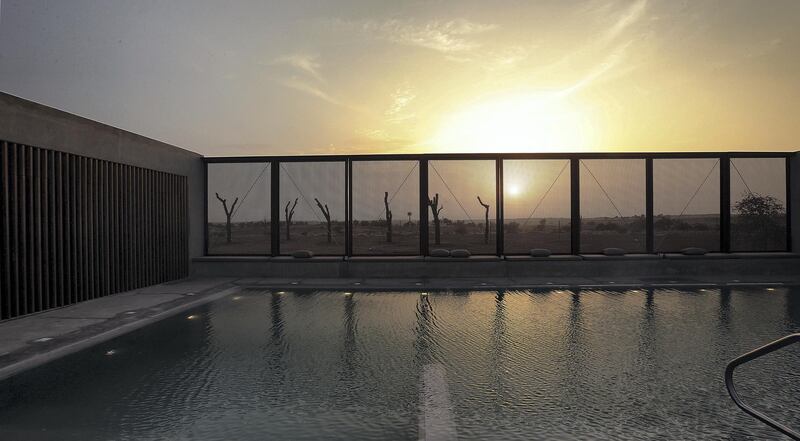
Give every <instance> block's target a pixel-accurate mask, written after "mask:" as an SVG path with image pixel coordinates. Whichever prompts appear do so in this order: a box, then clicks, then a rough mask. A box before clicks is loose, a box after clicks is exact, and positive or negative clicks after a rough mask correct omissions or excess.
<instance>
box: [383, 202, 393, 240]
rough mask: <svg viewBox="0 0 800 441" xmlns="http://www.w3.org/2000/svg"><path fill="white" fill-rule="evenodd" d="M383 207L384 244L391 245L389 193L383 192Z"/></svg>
mask: <svg viewBox="0 0 800 441" xmlns="http://www.w3.org/2000/svg"><path fill="white" fill-rule="evenodd" d="M383 206H384V207H385V209H386V242H389V243H392V210H390V209H389V192H388V191H385V192H383Z"/></svg>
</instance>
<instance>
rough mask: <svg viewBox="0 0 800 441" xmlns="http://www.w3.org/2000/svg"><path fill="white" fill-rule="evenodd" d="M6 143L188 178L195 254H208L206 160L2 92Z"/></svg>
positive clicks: (1, 129)
mask: <svg viewBox="0 0 800 441" xmlns="http://www.w3.org/2000/svg"><path fill="white" fill-rule="evenodd" d="M0 140H5V141H10V142H15V143H19V144H26V145H30V146H34V147H42V148H47V149H52V150H58V151H62V152H68V153H73V154H76V155H82V156H87V157H91V158H97V159H104V160H107V161H113V162H118V163H121V164H129V165H134V166H138V167H144V168H149V169H152V170H159V171H164V172H169V173H175V174H179V175H183V176H186V177H187V181H188V188H189V195H188V197H189V200H188V205H189V212H188V218H189V254H190V257H198V256H202V255H203V237H204V229H205V225H204V224H203V221H204V218H205V214H204V210H205V204H204V200H205V194H204V188H203V187H204V177H203V176H204V173H205V171H204V170H205V169H204V166H203V157H202V156H201V155H199V154H197V153H194V152H191V151H188V150H184V149H181V148H178V147H175V146H173V145H169V144H166V143H163V142H160V141H156V140H153V139H150V138H146V137H144V136H140V135H137V134H134V133H131V132H127V131H125V130H121V129H118V128H116V127H111V126H108V125H105V124H101V123H99V122H96V121H92V120H90V119H86V118H82V117H80V116H77V115H73V114H71V113H67V112H63V111H61V110H57V109H53V108H51V107H47V106H44V105H41V104H37V103H34V102H32V101H28V100H24V99H22V98H18V97H15V96H13V95H9V94H6V93H2V92H0Z"/></svg>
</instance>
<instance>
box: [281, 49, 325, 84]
mask: <svg viewBox="0 0 800 441" xmlns="http://www.w3.org/2000/svg"><path fill="white" fill-rule="evenodd" d="M317 58H318V57H317V56H316V55H309V54H301V53H297V54H289V55H283V56H280V57H278V58H276V59H275V60H273V61H272V63H271V64H273V65H286V66H291V67H293V68H295V69H297V70H299V71H300V72H302V73H304V74H306V75H310V76H311V77H313V78H314V79H315V80H317V81H324V79H323V78H322V75H321V74H320V68H321V67H322V65H321V64H320V63H319V62H318V61H317Z"/></svg>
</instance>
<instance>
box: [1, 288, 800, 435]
mask: <svg viewBox="0 0 800 441" xmlns="http://www.w3.org/2000/svg"><path fill="white" fill-rule="evenodd" d="M798 330H800V291H797V290H791V289H788V288H765V287H747V288H733V289H728V288H724V289H719V288H717V289H702V290H701V289H697V290H674V289H655V290H652V289H630V290H623V289H621V290H615V291H606V290H580V291H578V290H550V291H471V292H431V293H429V294H428V295H422V294H421V293H419V292H353V293H344V292H325V291H316V292H274V291H266V290H247V289H243V290H241V292H239V293H237V294H235V295H232V296H229V297H226V298H223V299H221V300H218V301H215V302H213V303H209V304H206V305H205V306H203V307H200V308H198V309H196V310H192V311H190V312H187V313H184V314H181V315H179V316H174V317H171V318H168V319H165V320H163V321H161V322H158V323H155V324H153V325H151V326H148V327H146V328H143V329H140V330H138V331H134V332H132V333H130V334H127V335H124V336H121V337H118V338H116V339H114V340H110V341H108V342H106V343H103V344H101V345H98V346H96V347H93V348H90V349H87V350H84V351H82V352H79V353H76V354H73V355H71V356H68V357H65V358H63V359H60V360H57V361H55V362H52V363H50V364H48V365H45V366H42V367H40V368H36V369H33V370H30V371H27V372H24V373H22V374H20V375H18V376H16V377H13V378H10V379H8V380H6V381H4V382H2V383H0V439H3V440H13V439H20V440H21V439H25V440H36V439H59V440H92V439H122V440H151V439H152V440H155V439H199V440H211V439H215V440H216V439H220V440H221V439H245V440H247V439H252V440H264V439H418V438H420V437H422V436H425V435H427V436H428V437H430V438H436V437H444V438H446V437H447V436H448V435H454V436H456V437H458V438H459V439H598V438H605V439H621V440H627V439H670V440H674V439H703V438H707V439H737V440H738V439H783V438H781V437H780V436H779V435H777V434H776V432H774V431H772V430H771V429H769V428H767V427H766V426H764V425H762V424H761V423H759V422H757V421H755V420H753V419H752V418H750V417H749V416H747V415H745V414H744V413H742V412H741V411H740V410H739V409H738V408H736V407H735V406H734V405H733V403H732V402H731V401H730V399H729V398H728V396H727V394H726V392H725V389H724V385H723V380H722V374H723V370H724V366H725V363H726V362H727V361H728V360H730V359H731V358H733V357H735V356H736V355H739V354H740V353H742V352H746V351H747V350H750V349H752V348H754V347H756V346H759V345H761V344H763V343H766V342H768V341H771V340H774V339H776V338H778V337H781V336H783V335H785V334H788V333H791V332H797V331H798ZM797 366H800V350H798V349H797V348H792V347H789V348H786V350H784V351H780V352H778V353H775V354H771V355H769V356H767V357H764V358H763V359H759V360H756V361H754V362H752V363H750V364H748V365H745V366H743V367H742V368H740V371H737V372H740V373H737V384H738V385H739V388H740V390H741V393H742V395H743V396H744V398H745V399H748V400H750V401H751V402H753V403H754V404H756V405H758V406H759V407H760V408H762V409H764V410H766V411H768V412H769V413H770V414H771V415H773V416H775V417H776V418H779V419H781V420H782V421H785V422H787V423H792V422H795V421H797V414H796V411H795V410H794V409H796V406H797V404H798V403H797V397H798V396H800V376H798V373H797ZM793 412H794V413H793Z"/></svg>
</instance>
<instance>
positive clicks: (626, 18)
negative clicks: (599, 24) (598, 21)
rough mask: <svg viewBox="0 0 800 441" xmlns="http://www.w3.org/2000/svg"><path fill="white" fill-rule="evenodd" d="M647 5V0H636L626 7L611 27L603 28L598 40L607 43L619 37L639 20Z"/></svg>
mask: <svg viewBox="0 0 800 441" xmlns="http://www.w3.org/2000/svg"><path fill="white" fill-rule="evenodd" d="M646 7H647V0H637V1H636V2H634V3H633V4H631V5H630V7H628V9H627V10H626V11H625V13H624V14H622V16H620V17H619V19H617V21H615V22H614V24H613V25H611V27H609V28H608V29H606V30H605V32H603V34H602V35H601V36H600V38H599V39H598V41H599V42H600V43H602V44H608V43H610V42H612V41H614V40H615V39H616V38H617V37H619V36H620V35H621V34H622V33H623V32H624V31H625V30H626V29H627V28H629V27H630V26H631V25H633V24H634V23H636V22H637V21H639V19H640V18H642V15H643V14H644V11H645V9H646Z"/></svg>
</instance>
